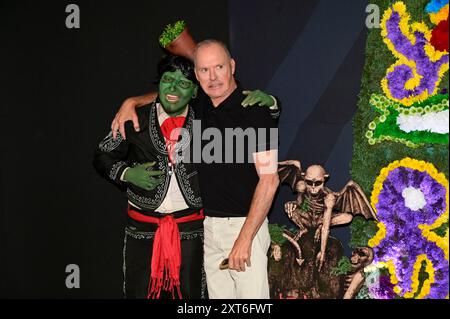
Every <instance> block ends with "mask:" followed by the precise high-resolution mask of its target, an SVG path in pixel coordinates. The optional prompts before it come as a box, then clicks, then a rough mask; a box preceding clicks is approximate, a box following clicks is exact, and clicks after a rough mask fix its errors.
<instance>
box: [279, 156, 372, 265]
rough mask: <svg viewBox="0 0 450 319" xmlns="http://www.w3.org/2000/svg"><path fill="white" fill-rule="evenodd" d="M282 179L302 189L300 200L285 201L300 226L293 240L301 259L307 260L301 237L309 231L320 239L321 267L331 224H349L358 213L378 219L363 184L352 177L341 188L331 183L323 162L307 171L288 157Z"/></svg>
mask: <svg viewBox="0 0 450 319" xmlns="http://www.w3.org/2000/svg"><path fill="white" fill-rule="evenodd" d="M278 173H279V176H280V181H281V182H285V183H288V184H289V185H290V186H291V188H292V190H293V191H296V192H297V193H298V197H297V200H296V201H292V202H287V203H286V204H285V207H284V209H285V212H286V213H287V215H288V217H289V218H290V219H291V220H292V221H293V222H294V223H295V224H296V225H297V226H298V227H299V232H298V233H297V234H296V235H295V236H294V237H293V238H292V240H290V242H291V243H293V244H294V245H295V246H296V248H297V250H298V251H299V258H298V259H297V262H298V264H299V265H301V264H302V263H303V261H304V259H303V258H302V254H301V250H300V247H299V246H298V244H297V241H298V240H299V239H300V238H301V237H302V236H303V235H304V234H306V233H307V232H311V231H313V232H314V240H315V241H316V242H320V251H319V253H318V254H317V257H316V265H317V267H318V270H319V271H320V270H321V269H322V266H323V264H324V262H325V249H326V247H327V241H328V235H329V232H330V227H333V226H338V225H345V224H348V223H350V222H351V221H352V219H353V216H354V215H359V214H360V215H363V216H364V217H365V218H367V219H370V218H373V219H375V220H376V219H377V218H376V215H375V213H374V211H373V209H372V207H371V205H370V203H369V201H368V200H367V198H366V195H365V194H364V191H363V190H362V189H361V187H360V186H359V185H358V184H356V183H355V182H353V181H349V182H348V183H347V184H346V185H345V186H344V188H343V189H342V190H341V191H340V192H334V191H332V190H330V189H328V188H327V187H325V183H326V182H327V180H328V178H329V175H328V174H327V173H326V172H325V169H324V168H323V167H322V166H320V165H311V166H309V167H308V169H307V170H306V171H305V172H303V171H302V169H301V165H300V162H299V161H292V160H289V161H284V162H280V163H279V165H278Z"/></svg>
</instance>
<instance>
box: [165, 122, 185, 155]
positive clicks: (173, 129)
mask: <svg viewBox="0 0 450 319" xmlns="http://www.w3.org/2000/svg"><path fill="white" fill-rule="evenodd" d="M185 120H186V117H185V116H178V117H169V118H168V119H166V120H165V121H164V122H163V123H162V124H161V132H162V133H163V135H164V137H165V138H166V146H167V154H168V155H169V160H170V162H171V163H173V155H174V154H173V152H174V151H175V144H176V143H177V142H178V137H179V136H180V131H181V130H180V129H181V127H183V124H184V121H185Z"/></svg>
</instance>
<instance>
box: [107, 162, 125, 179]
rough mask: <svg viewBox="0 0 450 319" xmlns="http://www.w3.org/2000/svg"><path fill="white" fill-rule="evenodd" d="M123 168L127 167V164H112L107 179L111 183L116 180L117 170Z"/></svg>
mask: <svg viewBox="0 0 450 319" xmlns="http://www.w3.org/2000/svg"><path fill="white" fill-rule="evenodd" d="M124 166H127V163H125V162H117V163H114V165H113V166H112V167H111V170H110V171H109V178H111V179H112V180H113V181H115V180H117V174H118V173H119V170H120V169H121V168H122V167H124Z"/></svg>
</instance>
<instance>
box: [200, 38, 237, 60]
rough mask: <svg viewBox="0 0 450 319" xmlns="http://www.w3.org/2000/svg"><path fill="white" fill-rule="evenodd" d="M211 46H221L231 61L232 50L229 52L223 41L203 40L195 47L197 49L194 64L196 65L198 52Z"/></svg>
mask: <svg viewBox="0 0 450 319" xmlns="http://www.w3.org/2000/svg"><path fill="white" fill-rule="evenodd" d="M210 44H217V45H219V46H221V47H222V49H223V50H224V51H225V53H226V54H227V56H228V58H229V59H231V54H230V50H228V48H227V46H226V44H225V43H223V42H222V41H219V40H216V39H206V40H203V41H201V42H199V43H197V45H196V46H195V49H194V64H195V59H196V58H195V57H196V56H197V50H198V49H199V48H200V47H202V46H205V45H210Z"/></svg>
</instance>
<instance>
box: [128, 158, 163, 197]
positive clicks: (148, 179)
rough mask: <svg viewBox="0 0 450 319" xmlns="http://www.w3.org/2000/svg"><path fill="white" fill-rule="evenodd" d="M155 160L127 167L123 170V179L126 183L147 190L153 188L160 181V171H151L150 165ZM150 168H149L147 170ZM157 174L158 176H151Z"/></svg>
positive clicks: (161, 179)
mask: <svg viewBox="0 0 450 319" xmlns="http://www.w3.org/2000/svg"><path fill="white" fill-rule="evenodd" d="M153 165H155V162H150V163H144V164H140V165H137V166H135V167H132V168H129V169H127V170H126V172H125V176H124V177H123V178H124V180H125V181H126V182H128V183H131V184H133V185H136V186H137V187H140V188H142V189H145V190H147V191H151V190H152V189H155V188H156V186H158V185H159V184H160V183H161V182H162V181H163V178H162V177H161V175H162V174H163V172H162V171H152V170H151V167H152V166H153ZM149 169H150V170H149ZM153 176H158V177H153Z"/></svg>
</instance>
